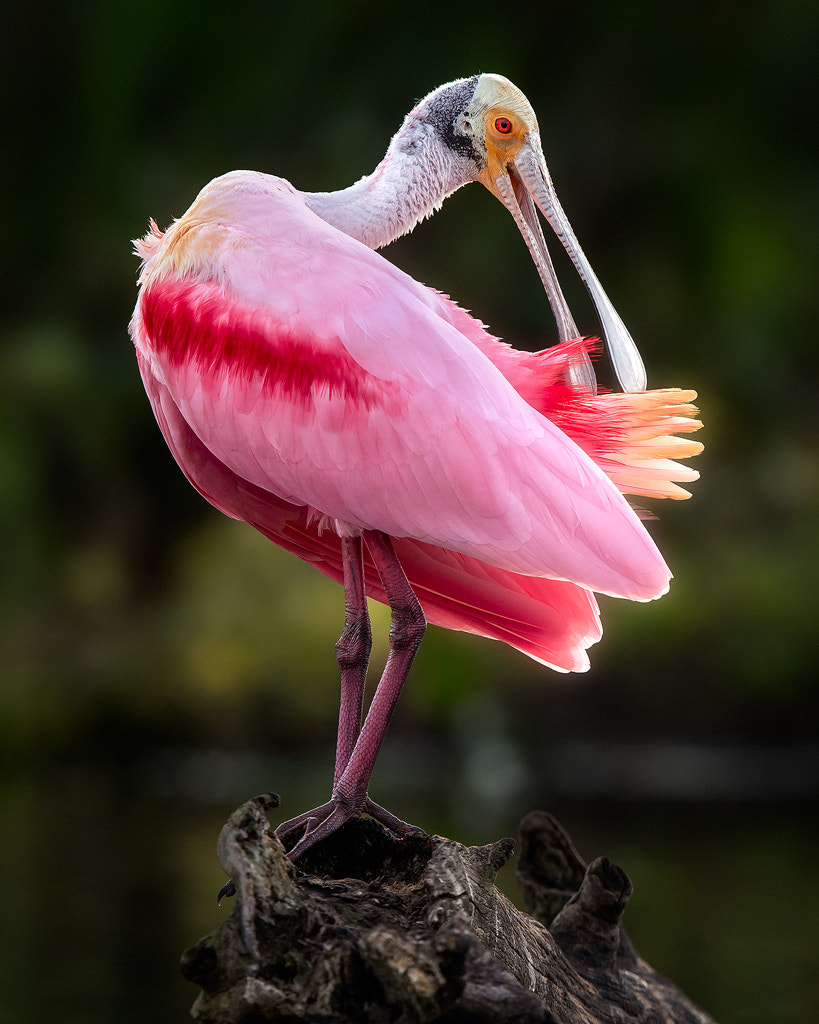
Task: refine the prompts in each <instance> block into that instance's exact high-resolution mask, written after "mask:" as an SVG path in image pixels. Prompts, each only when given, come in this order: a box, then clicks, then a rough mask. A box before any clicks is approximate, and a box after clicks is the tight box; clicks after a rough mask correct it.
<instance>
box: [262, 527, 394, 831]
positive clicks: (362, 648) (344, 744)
mask: <svg viewBox="0 0 819 1024" xmlns="http://www.w3.org/2000/svg"><path fill="white" fill-rule="evenodd" d="M341 562H342V566H343V569H344V629H343V631H342V633H341V636H340V637H339V639H338V643H337V644H336V661H337V662H338V667H339V670H340V672H341V699H340V704H339V709H338V739H337V741H336V766H335V772H334V773H333V788H334V789H335V786H336V785H337V783H338V780H339V779H340V778H341V775H342V773H343V772H344V769H345V768H346V767H347V762H348V761H349V760H350V755H351V754H352V752H353V748H354V747H355V745H356V741H357V740H358V734H359V733H360V732H361V718H362V709H363V704H364V683H365V680H366V677H367V666H368V665H369V661H370V651H371V650H372V645H373V635H372V627H371V626H370V616H369V613H368V612H367V591H366V586H365V583H364V542H363V539H362V537H361V536H358V537H342V538H341ZM332 809H333V804H332V803H327V804H324V805H323V806H322V807H316V808H315V809H314V810H312V811H306V812H305V813H303V814H299V815H297V816H296V817H295V818H291V819H290V820H289V821H285V822H282V824H281V825H279V826H278V828H277V829H276V834H277V835H278V836H279V837H281V838H284V836H287V835H289V834H290V833H292V832H295V831H296V830H297V829H298V828H301V827H303V826H304V825H310V824H313V822H312V821H311V819H318V820H319V821H321V820H322V819H323V818H325V817H327V815H329V813H330V812H331V811H332ZM398 821H399V819H396V822H398ZM399 823H400V822H399Z"/></svg>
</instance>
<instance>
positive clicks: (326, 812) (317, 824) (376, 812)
mask: <svg viewBox="0 0 819 1024" xmlns="http://www.w3.org/2000/svg"><path fill="white" fill-rule="evenodd" d="M361 814H367V815H369V817H371V818H374V819H375V820H376V821H377V822H379V823H380V824H381V825H383V826H384V827H385V828H388V829H389V830H390V831H391V832H394V833H395V834H396V835H398V836H409V835H424V830H423V829H422V828H418V826H417V825H410V824H408V823H407V822H406V821H402V820H401V819H400V818H397V817H396V816H395V815H394V814H391V813H390V812H389V811H388V810H386V809H385V808H383V807H381V806H380V805H379V804H377V803H375V801H373V800H371V799H370V798H369V797H368V796H366V795H365V797H364V799H363V800H355V801H349V800H344V799H342V798H340V797H333V799H332V800H330V801H328V802H327V803H326V804H322V805H321V807H316V808H314V809H313V810H312V811H305V812H304V813H303V814H299V815H297V816H296V817H295V818H291V819H290V820H289V821H285V822H282V824H281V825H279V826H278V828H277V829H276V830H275V831H276V835H277V836H278V837H279V839H281V840H282V842H284V841H285V839H286V838H287V837H289V836H291V835H292V834H293V833H294V832H297V831H298V830H299V829H303V830H304V831H303V832H302V835H301V838H300V839H299V840H298V842H297V843H296V844H295V846H293V847H292V849H290V850H289V851H288V853H287V856H288V857H289V858H290V860H296V858H297V857H300V856H301V855H302V854H303V853H304V852H305V850H309V849H310V847H311V846H315V844H316V843H318V842H321V840H322V839H326V838H327V836H329V835H331V834H332V833H333V832H335V831H336V829H339V828H341V826H342V825H344V824H345V822H348V821H350V819H351V818H357V817H359V815H361Z"/></svg>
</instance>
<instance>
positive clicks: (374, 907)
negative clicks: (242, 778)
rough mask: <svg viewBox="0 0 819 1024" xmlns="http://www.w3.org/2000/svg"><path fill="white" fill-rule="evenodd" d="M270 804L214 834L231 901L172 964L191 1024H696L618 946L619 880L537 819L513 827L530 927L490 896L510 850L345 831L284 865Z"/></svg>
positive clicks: (362, 824) (362, 822) (613, 870)
mask: <svg viewBox="0 0 819 1024" xmlns="http://www.w3.org/2000/svg"><path fill="white" fill-rule="evenodd" d="M277 803H278V799H277V798H276V797H273V796H267V797H259V798H257V799H256V800H251V801H250V802H249V803H247V804H245V805H244V806H243V807H241V808H239V809H238V810H237V811H236V812H235V813H234V814H233V815H231V817H230V819H229V820H228V822H227V824H226V825H225V827H224V829H223V830H222V834H221V836H220V839H219V847H218V852H219V858H220V861H221V863H222V866H223V868H224V869H225V871H226V872H227V873H228V874H229V875H230V876H231V878H232V880H233V883H234V886H235V890H236V896H235V901H234V903H233V907H232V910H231V913H230V916H229V918H228V919H227V920H226V921H225V923H224V924H223V925H222V926H221V927H220V928H219V929H217V931H215V932H214V933H213V934H212V935H210V936H208V937H206V938H204V939H202V940H201V941H200V942H199V943H197V945H196V946H194V947H193V948H192V949H190V950H188V951H187V952H186V953H185V954H184V956H183V961H182V968H183V973H184V974H185V976H186V977H187V978H188V979H189V980H191V981H193V982H195V983H196V984H198V985H200V986H201V988H202V992H201V993H200V995H199V997H198V998H197V1000H196V1003H195V1005H194V1007H193V1016H194V1018H195V1019H196V1020H197V1021H199V1022H200V1024H261V1022H263V1021H296V1020H305V1021H313V1022H317V1024H318V1022H321V1024H342V1022H345V1024H346V1022H355V1024H361V1022H365V1021H372V1022H380V1021H384V1022H387V1021H391V1022H396V1021H397V1022H401V1024H416V1022H418V1024H421V1022H423V1024H437V1022H440V1024H460V1022H467V1021H469V1022H473V1021H474V1022H484V1021H485V1022H486V1024H490V1022H491V1024H506V1022H510V1024H511V1022H514V1024H530V1022H531V1024H535V1022H537V1024H551V1022H558V1021H559V1022H561V1024H615V1022H618V1024H620V1022H626V1021H628V1022H646V1024H655V1022H657V1024H659V1022H663V1024H709V1022H710V1020H711V1019H710V1018H709V1017H707V1016H706V1015H705V1014H704V1013H702V1012H701V1011H700V1010H698V1009H697V1008H696V1007H694V1006H693V1005H692V1004H691V1003H690V1002H689V1000H688V999H687V998H686V997H685V996H684V995H683V994H682V993H681V992H680V991H679V990H678V989H676V988H675V987H674V986H673V985H672V984H671V983H670V982H669V981H667V980H666V979H664V978H662V977H660V976H659V975H658V974H656V973H655V972H654V971H653V970H652V969H651V968H650V967H649V966H648V964H646V963H645V962H644V961H643V960H641V959H640V958H639V957H638V956H637V954H636V953H635V951H634V949H633V947H632V946H631V944H630V942H629V941H628V938H627V937H626V935H625V932H624V931H623V928H622V925H621V923H620V918H621V915H622V913H623V910H624V908H625V906H626V903H627V901H628V898H629V896H630V895H631V883H630V882H629V880H628V878H627V876H626V875H625V873H624V872H623V871H622V870H621V869H620V868H619V867H617V866H616V865H615V864H612V863H611V862H609V861H608V860H606V859H605V858H599V859H598V860H596V861H594V862H593V863H592V864H591V865H589V867H588V868H587V867H586V866H585V865H584V863H583V861H582V860H581V859H580V857H579V855H578V854H577V852H576V851H575V850H574V847H573V846H572V844H571V841H570V840H569V838H568V836H566V834H565V833H564V832H563V830H562V828H561V827H560V825H559V824H558V823H557V822H556V821H555V819H554V818H552V817H551V816H550V815H546V814H543V813H541V812H535V813H534V814H530V815H529V816H528V817H527V818H526V819H525V820H524V822H523V824H522V837H523V843H522V855H521V863H520V867H519V869H518V874H519V877H520V880H521V884H522V887H523V891H524V895H525V899H526V903H527V907H528V908H529V909H530V910H531V912H532V914H533V915H534V916H530V914H526V913H523V912H522V911H520V910H518V909H517V908H516V907H515V906H514V905H513V904H512V903H511V902H510V901H509V900H508V899H507V898H506V897H505V896H503V894H502V893H500V892H499V891H498V890H497V889H496V887H495V885H494V878H495V875H496V873H497V871H498V869H499V868H500V867H502V865H503V864H504V863H505V862H506V861H507V860H508V858H509V857H510V856H511V853H512V848H513V845H514V844H513V842H512V840H511V839H502V840H500V841H499V842H497V843H492V844H491V845H489V846H483V847H471V848H470V847H464V846H461V845H460V844H459V843H456V842H454V841H453V840H450V839H445V838H442V837H440V836H424V835H420V836H409V837H406V838H404V839H400V840H399V839H396V838H395V837H394V836H393V835H392V834H391V833H389V832H388V831H387V830H386V829H384V828H383V827H382V826H380V825H378V824H376V823H375V822H374V821H371V820H368V819H357V820H354V821H351V822H349V823H348V824H347V825H345V826H344V827H343V828H342V829H340V830H339V831H338V832H337V833H335V834H334V835H332V836H330V837H328V838H327V839H326V840H325V841H323V842H322V843H320V844H318V845H317V846H316V847H314V848H313V849H311V850H308V851H307V852H306V853H305V854H304V856H303V857H302V858H300V859H299V861H298V862H297V864H296V865H294V864H292V863H291V862H290V861H289V860H288V859H287V858H286V856H285V850H284V848H283V847H282V845H281V843H280V842H279V840H278V839H277V838H276V837H275V835H274V834H273V832H272V830H271V829H270V827H269V825H268V822H267V819H266V816H265V811H266V810H267V809H268V808H269V807H272V806H275V805H276V804H277Z"/></svg>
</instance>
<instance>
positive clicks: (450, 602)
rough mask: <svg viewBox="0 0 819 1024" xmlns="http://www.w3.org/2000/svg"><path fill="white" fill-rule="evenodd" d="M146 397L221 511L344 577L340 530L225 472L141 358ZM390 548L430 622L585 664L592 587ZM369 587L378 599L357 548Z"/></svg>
mask: <svg viewBox="0 0 819 1024" xmlns="http://www.w3.org/2000/svg"><path fill="white" fill-rule="evenodd" d="M139 362H140V368H141V369H142V372H143V376H144V378H145V383H146V387H147V389H148V396H149V398H150V400H151V405H152V406H153V409H154V413H155V414H156V418H157V421H158V423H159V425H160V428H161V429H162V433H163V434H164V436H165V439H166V441H167V442H168V445H169V447H170V449H171V451H172V453H173V455H174V457H175V459H176V461H177V462H178V463H179V465H180V466H181V467H182V469H183V470H184V472H185V475H186V476H187V477H188V479H189V480H190V482H191V483H192V484H193V485H194V487H196V489H197V490H198V491H199V492H200V493H201V494H202V495H203V496H204V497H205V498H207V500H208V501H209V502H210V503H211V504H212V505H214V506H215V507H216V508H218V509H220V511H222V512H224V513H226V514H227V515H229V516H231V517H232V518H234V519H241V520H244V521H245V522H247V523H250V525H251V526H253V527H255V528H256V529H257V530H259V531H260V532H261V533H263V534H265V536H267V537H270V539H271V540H273V541H275V542H276V543H277V544H279V545H280V546H281V547H283V548H285V549H286V550H287V551H290V552H292V553H293V554H295V555H298V556H299V558H302V559H304V561H306V562H309V563H310V564H311V565H312V566H313V567H314V568H316V569H318V570H319V571H320V572H322V573H324V575H325V576H329V577H330V578H331V579H333V580H336V581H337V582H338V583H343V578H344V572H343V568H342V561H341V558H342V556H341V538H340V537H339V535H338V534H337V533H335V532H334V531H333V530H320V529H319V525H320V524H319V523H318V522H317V521H316V520H315V519H311V518H310V517H309V516H308V514H307V512H306V510H305V509H304V508H303V507H302V508H299V507H298V506H295V505H291V504H289V503H287V502H285V501H282V500H281V499H280V498H277V497H275V496H274V495H272V494H270V493H268V492H267V491H263V490H261V489H259V488H258V487H256V486H254V485H253V484H251V483H248V482H247V481H246V480H242V479H241V478H240V477H237V476H236V475H235V474H234V473H232V472H231V471H230V470H229V469H228V468H227V467H226V466H225V465H224V464H223V463H221V462H219V461H218V459H216V458H215V457H214V456H213V454H212V453H211V452H210V451H209V450H208V449H207V448H206V447H205V446H204V445H203V444H202V442H201V441H200V440H199V438H198V437H197V436H196V434H194V432H193V431H192V430H191V428H190V426H189V425H188V424H187V422H186V421H185V420H184V419H183V417H182V415H181V414H180V412H179V409H178V408H177V407H176V405H175V404H174V401H173V399H172V398H171V396H170V394H169V393H168V391H167V389H166V388H165V387H164V386H163V385H161V384H159V382H158V381H156V380H155V379H154V378H152V376H151V375H150V371H148V369H147V367H145V366H144V362H143V359H142V357H139ZM393 543H394V545H395V550H396V552H397V554H398V557H399V559H400V561H401V564H402V566H403V568H404V571H405V573H406V574H407V578H408V579H409V581H410V584H411V585H412V588H413V590H414V591H415V593H416V595H417V596H418V599H419V600H420V601H421V604H422V606H423V609H424V614H425V615H426V617H427V619H428V621H429V622H432V623H434V624H435V625H438V626H443V627H445V628H446V629H457V630H462V631H464V632H467V633H475V634H476V635H478V636H485V637H489V638H491V639H493V640H502V641H503V642H504V643H506V644H509V646H510V647H514V648H516V649H517V650H519V651H522V652H523V653H524V654H527V655H528V656H529V657H530V658H534V659H535V660H537V661H540V662H543V663H544V664H546V665H549V666H550V667H551V668H554V669H557V670H558V671H561V672H566V671H569V672H582V671H585V670H586V669H588V667H589V660H588V657H587V655H586V648H588V647H589V646H591V645H592V644H593V643H596V642H597V641H598V640H599V639H600V637H601V635H602V630H601V627H600V617H599V614H598V609H597V602H596V601H595V599H594V595H593V594H591V593H590V592H589V591H588V590H584V589H583V588H582V587H578V586H576V585H575V584H573V583H566V582H564V581H562V580H551V579H542V578H539V577H536V576H521V575H518V574H516V573H512V572H508V571H505V570H503V569H498V568H496V567H495V566H492V565H487V564H486V563H485V562H480V561H478V560H477V559H474V558H469V557H467V556H465V555H461V554H458V553H456V552H454V551H448V550H446V549H445V548H441V547H434V546H432V545H429V544H424V543H423V542H421V541H416V540H412V539H411V538H396V539H394V542H393ZM365 570H366V577H367V592H368V594H369V596H370V597H372V598H375V599H376V600H378V601H381V602H383V603H384V604H386V603H387V602H386V597H385V595H384V590H383V588H382V586H381V581H380V579H379V577H378V573H377V572H376V571H375V567H374V565H373V563H372V561H371V559H370V558H369V556H368V554H367V552H366V550H365Z"/></svg>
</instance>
